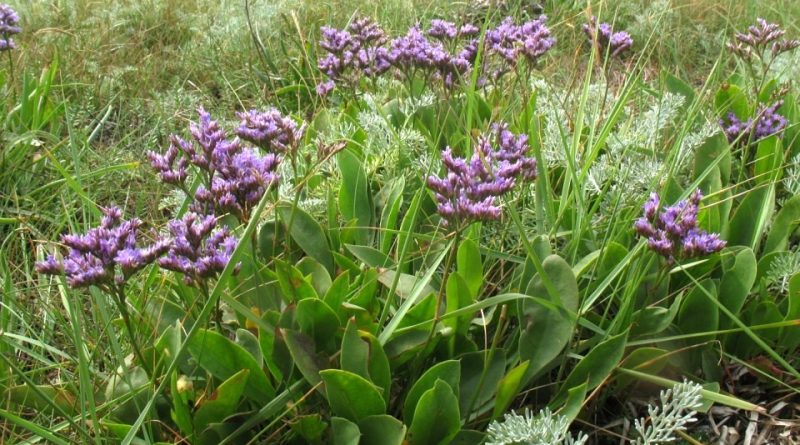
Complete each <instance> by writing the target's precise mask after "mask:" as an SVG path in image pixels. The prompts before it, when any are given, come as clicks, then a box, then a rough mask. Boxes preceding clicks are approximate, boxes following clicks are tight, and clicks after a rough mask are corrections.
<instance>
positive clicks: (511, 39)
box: [485, 15, 556, 79]
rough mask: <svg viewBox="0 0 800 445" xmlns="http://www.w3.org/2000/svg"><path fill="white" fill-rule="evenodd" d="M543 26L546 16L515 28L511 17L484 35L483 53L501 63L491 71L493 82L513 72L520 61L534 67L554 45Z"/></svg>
mask: <svg viewBox="0 0 800 445" xmlns="http://www.w3.org/2000/svg"><path fill="white" fill-rule="evenodd" d="M546 23H547V16H544V15H542V16H539V18H537V19H535V20H530V21H527V22H524V23H522V24H519V25H517V24H515V23H514V20H513V19H512V18H511V17H506V18H505V19H504V20H503V22H502V23H500V25H499V26H497V27H496V28H494V29H491V30H489V31H487V32H486V43H485V45H486V50H487V51H486V52H487V54H489V55H498V56H500V57H501V58H502V59H503V61H504V62H505V63H501V64H496V66H495V67H494V69H493V70H492V73H491V74H492V75H493V76H494V78H495V79H496V78H499V77H500V76H502V75H503V74H504V73H506V72H507V71H509V70H510V69H513V68H514V67H515V66H517V64H518V63H519V62H520V61H521V60H525V61H527V62H528V63H530V64H535V63H536V62H538V60H539V58H541V57H542V56H543V55H544V54H545V53H546V52H547V51H549V50H550V48H552V47H553V45H555V44H556V39H555V37H553V36H552V34H551V33H550V28H548V27H547V24H546Z"/></svg>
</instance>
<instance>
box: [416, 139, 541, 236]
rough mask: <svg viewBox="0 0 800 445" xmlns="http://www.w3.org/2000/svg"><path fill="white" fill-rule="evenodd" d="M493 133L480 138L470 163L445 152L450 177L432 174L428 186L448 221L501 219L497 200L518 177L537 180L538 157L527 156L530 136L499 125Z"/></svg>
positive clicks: (445, 163)
mask: <svg viewBox="0 0 800 445" xmlns="http://www.w3.org/2000/svg"><path fill="white" fill-rule="evenodd" d="M492 136H493V137H492V138H491V139H490V138H488V137H481V138H479V140H478V143H477V145H476V146H475V152H474V153H473V155H472V158H471V159H470V160H469V162H467V160H466V159H464V158H458V157H454V156H453V152H452V150H451V149H450V148H449V147H448V148H447V149H446V150H445V151H444V152H443V153H442V162H443V163H444V166H445V168H446V169H447V174H446V176H445V177H444V178H439V177H437V176H430V177H428V187H430V188H431V189H432V190H433V191H434V193H435V195H436V201H437V203H438V211H439V214H440V215H441V216H442V217H443V218H444V219H445V222H446V223H448V224H450V223H456V224H458V223H466V222H469V221H474V220H484V221H485V220H494V219H498V218H500V215H501V209H500V206H499V204H498V203H497V199H498V198H500V197H501V196H503V195H504V194H506V193H508V192H509V191H511V190H512V189H513V188H514V185H515V184H516V182H517V179H518V178H520V179H522V180H525V181H532V180H534V179H536V175H537V172H536V159H534V158H533V157H528V156H526V153H527V151H528V137H527V136H526V135H524V134H523V135H515V134H513V133H512V132H511V131H509V130H508V126H507V125H505V124H497V125H494V126H493V127H492Z"/></svg>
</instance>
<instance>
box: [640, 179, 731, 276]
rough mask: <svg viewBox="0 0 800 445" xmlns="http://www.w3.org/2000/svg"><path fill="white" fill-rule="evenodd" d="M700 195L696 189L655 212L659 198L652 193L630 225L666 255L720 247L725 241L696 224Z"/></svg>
mask: <svg viewBox="0 0 800 445" xmlns="http://www.w3.org/2000/svg"><path fill="white" fill-rule="evenodd" d="M702 199H703V194H702V192H701V191H700V189H697V190H695V191H694V192H693V193H692V195H691V196H690V197H689V199H688V200H687V201H680V202H678V203H677V204H675V205H674V206H669V207H666V208H665V209H663V210H662V211H661V213H658V208H659V203H660V199H659V197H658V194H656V193H652V194H651V195H650V199H648V200H647V202H646V203H645V204H644V206H643V211H644V216H643V217H641V218H639V219H637V220H636V222H635V223H634V225H633V228H634V229H635V230H636V233H638V234H639V236H641V237H642V238H646V239H647V246H648V247H649V248H650V249H651V250H653V251H654V252H657V253H658V254H660V255H662V256H664V257H666V258H667V259H668V260H669V261H674V260H675V258H693V257H698V256H703V255H709V254H712V253H714V252H719V251H720V250H722V249H723V248H724V247H725V245H726V242H725V241H724V240H721V239H719V235H718V234H715V233H713V234H709V233H707V232H706V231H704V230H701V229H699V228H698V227H697V215H698V212H699V210H700V201H701V200H702Z"/></svg>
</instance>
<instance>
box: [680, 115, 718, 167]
mask: <svg viewBox="0 0 800 445" xmlns="http://www.w3.org/2000/svg"><path fill="white" fill-rule="evenodd" d="M720 131H721V130H720V128H719V125H717V124H715V123H714V122H711V121H709V120H707V121H706V122H705V124H703V125H701V126H700V127H699V128H697V129H696V130H695V131H693V132H691V133H689V134H687V135H686V136H684V138H683V140H681V146H680V148H679V149H678V156H677V158H676V159H675V163H676V164H677V166H678V170H682V169H685V168H686V167H688V166H689V164H690V162H691V160H692V159H693V156H694V152H695V150H697V149H698V148H699V147H700V146H701V145H703V143H704V142H705V141H706V140H708V138H710V137H711V136H714V135H715V134H717V133H719V132H720Z"/></svg>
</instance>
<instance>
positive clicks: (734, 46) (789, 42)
mask: <svg viewBox="0 0 800 445" xmlns="http://www.w3.org/2000/svg"><path fill="white" fill-rule="evenodd" d="M784 34H786V31H785V30H783V29H781V27H780V25H778V24H777V23H768V22H767V21H766V20H764V19H762V18H760V17H759V18H758V19H757V20H756V24H755V25H751V26H750V27H748V28H747V32H737V33H736V34H734V38H735V39H736V41H734V42H730V43H728V44H727V47H728V49H729V50H731V51H732V52H733V53H734V54H736V55H738V56H740V57H742V58H743V59H750V58H752V57H757V58H759V59H762V61H765V57H766V54H765V53H766V51H767V49H769V50H770V52H771V54H770V57H771V58H775V57H776V56H778V55H779V54H781V53H784V52H787V51H791V50H793V49H795V48H797V47H798V46H800V40H797V39H782V38H781V37H783V35H784Z"/></svg>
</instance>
